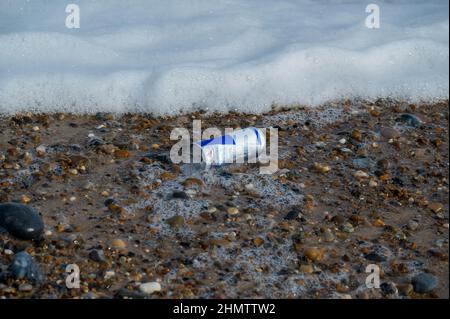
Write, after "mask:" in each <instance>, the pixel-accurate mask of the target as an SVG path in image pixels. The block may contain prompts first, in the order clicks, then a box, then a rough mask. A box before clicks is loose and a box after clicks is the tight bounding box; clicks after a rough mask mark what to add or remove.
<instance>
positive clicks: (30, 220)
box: [0, 203, 44, 239]
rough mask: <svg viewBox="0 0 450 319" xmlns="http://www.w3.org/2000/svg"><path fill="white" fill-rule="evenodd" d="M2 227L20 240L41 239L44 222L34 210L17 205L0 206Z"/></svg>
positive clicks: (0, 223)
mask: <svg viewBox="0 0 450 319" xmlns="http://www.w3.org/2000/svg"><path fill="white" fill-rule="evenodd" d="M0 227H2V228H4V229H6V231H8V233H9V234H11V235H13V236H15V237H17V238H20V239H39V238H40V237H41V236H42V233H43V231H44V222H43V221H42V218H41V216H39V214H38V213H37V212H36V210H34V209H33V208H31V207H29V206H26V205H22V204H17V203H7V204H0Z"/></svg>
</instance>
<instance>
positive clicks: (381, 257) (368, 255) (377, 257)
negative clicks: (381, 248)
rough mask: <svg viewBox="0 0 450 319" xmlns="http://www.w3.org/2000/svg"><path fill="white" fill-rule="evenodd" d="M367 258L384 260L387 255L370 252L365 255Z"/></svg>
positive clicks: (378, 260)
mask: <svg viewBox="0 0 450 319" xmlns="http://www.w3.org/2000/svg"><path fill="white" fill-rule="evenodd" d="M364 257H365V258H366V259H367V260H370V261H375V262H383V261H386V257H384V256H382V255H380V254H377V253H368V254H366V255H365V256H364Z"/></svg>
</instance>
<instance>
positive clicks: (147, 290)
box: [139, 282, 161, 295]
mask: <svg viewBox="0 0 450 319" xmlns="http://www.w3.org/2000/svg"><path fill="white" fill-rule="evenodd" d="M139 290H140V291H141V292H142V293H144V294H147V295H151V294H153V293H155V292H158V291H161V284H160V283H159V282H147V283H144V284H141V285H140V286H139Z"/></svg>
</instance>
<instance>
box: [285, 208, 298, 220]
mask: <svg viewBox="0 0 450 319" xmlns="http://www.w3.org/2000/svg"><path fill="white" fill-rule="evenodd" d="M298 216H299V212H298V211H296V210H291V211H290V212H289V213H287V215H286V216H284V219H286V220H294V219H296V218H298Z"/></svg>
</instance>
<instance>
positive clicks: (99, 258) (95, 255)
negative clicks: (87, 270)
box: [89, 249, 106, 263]
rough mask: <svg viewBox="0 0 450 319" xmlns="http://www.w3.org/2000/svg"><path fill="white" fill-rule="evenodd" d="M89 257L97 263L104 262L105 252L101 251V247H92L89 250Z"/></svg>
mask: <svg viewBox="0 0 450 319" xmlns="http://www.w3.org/2000/svg"><path fill="white" fill-rule="evenodd" d="M89 259H91V260H93V261H95V262H97V263H101V262H105V261H106V259H105V253H104V252H103V250H101V249H94V250H91V251H90V252H89Z"/></svg>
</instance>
